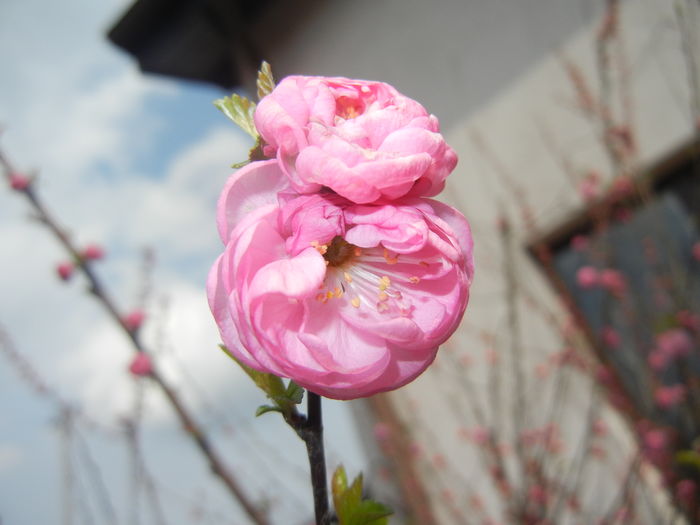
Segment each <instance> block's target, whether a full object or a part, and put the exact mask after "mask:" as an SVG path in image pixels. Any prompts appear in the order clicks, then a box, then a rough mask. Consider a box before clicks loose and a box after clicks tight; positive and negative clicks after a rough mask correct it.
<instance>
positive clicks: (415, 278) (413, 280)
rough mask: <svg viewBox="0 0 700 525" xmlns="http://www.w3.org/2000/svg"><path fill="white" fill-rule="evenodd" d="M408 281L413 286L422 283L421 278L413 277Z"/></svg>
mask: <svg viewBox="0 0 700 525" xmlns="http://www.w3.org/2000/svg"><path fill="white" fill-rule="evenodd" d="M408 280H409V281H410V282H411V283H413V284H418V283H419V282H420V277H417V276H415V275H412V276H411V277H409V278H408Z"/></svg>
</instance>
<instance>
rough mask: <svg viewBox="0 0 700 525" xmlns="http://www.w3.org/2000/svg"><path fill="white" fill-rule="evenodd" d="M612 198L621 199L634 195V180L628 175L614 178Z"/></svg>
mask: <svg viewBox="0 0 700 525" xmlns="http://www.w3.org/2000/svg"><path fill="white" fill-rule="evenodd" d="M611 192H612V194H613V197H615V198H618V199H621V198H624V197H627V196H629V195H632V194H633V193H634V180H633V179H632V177H630V176H629V175H621V176H620V177H618V178H616V179H615V180H614V181H613V183H612V187H611Z"/></svg>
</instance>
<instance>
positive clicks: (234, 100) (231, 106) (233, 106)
mask: <svg viewBox="0 0 700 525" xmlns="http://www.w3.org/2000/svg"><path fill="white" fill-rule="evenodd" d="M214 105H215V106H216V107H217V108H219V109H220V110H221V111H222V112H223V113H224V115H226V116H227V117H228V118H230V119H231V120H232V121H233V122H234V123H235V124H237V125H238V126H239V127H240V128H241V129H242V130H243V131H245V132H246V133H247V134H248V135H250V136H251V137H253V139H255V140H256V141H257V140H258V131H257V130H256V129H255V123H254V122H253V114H254V113H255V102H253V101H252V100H249V99H247V98H246V97H242V96H240V95H238V94H236V93H234V94H233V95H231V96H230V97H224V98H220V99H218V100H215V101H214Z"/></svg>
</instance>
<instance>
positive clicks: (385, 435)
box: [374, 421, 391, 441]
mask: <svg viewBox="0 0 700 525" xmlns="http://www.w3.org/2000/svg"><path fill="white" fill-rule="evenodd" d="M374 437H375V438H376V439H377V441H386V440H387V439H389V437H391V427H390V426H389V425H387V424H386V423H382V422H381V421H380V422H378V423H376V424H375V425H374Z"/></svg>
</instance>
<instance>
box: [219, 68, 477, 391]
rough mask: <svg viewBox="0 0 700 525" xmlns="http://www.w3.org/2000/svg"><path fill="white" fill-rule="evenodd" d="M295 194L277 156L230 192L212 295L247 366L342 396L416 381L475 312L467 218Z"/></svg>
mask: <svg viewBox="0 0 700 525" xmlns="http://www.w3.org/2000/svg"><path fill="white" fill-rule="evenodd" d="M283 84H284V82H283ZM281 85H282V84H281ZM278 89H279V88H278ZM319 89H320V88H319ZM358 89H359V88H358ZM359 92H362V91H361V90H359ZM291 136H295V135H294V134H292V135H291ZM281 144H283V145H285V147H286V146H288V144H287V143H286V142H284V141H282V142H281ZM278 146H280V144H278ZM295 189H296V188H295V186H294V184H291V183H290V179H289V178H288V173H286V172H285V171H284V169H283V168H282V166H281V163H280V162H279V161H278V160H276V159H274V160H268V161H258V162H254V163H252V164H249V165H248V166H246V167H245V168H242V169H241V170H239V171H238V172H237V173H236V174H235V175H234V176H232V177H231V179H229V181H228V183H227V185H226V187H225V188H224V190H223V193H222V195H221V197H220V199H219V205H218V219H217V220H218V227H219V233H220V236H221V239H222V241H223V242H224V244H225V249H224V252H223V254H222V255H221V256H220V257H219V259H218V260H217V261H216V263H215V264H214V267H213V268H212V270H211V272H210V275H209V279H208V283H207V292H208V297H209V304H210V306H211V309H212V312H213V314H214V317H215V319H216V322H217V324H218V326H219V330H220V333H221V336H222V339H223V341H224V343H225V344H226V346H227V347H228V349H229V350H230V351H231V352H232V353H233V354H234V355H235V356H236V357H237V358H238V359H240V360H241V361H243V362H244V363H245V364H247V365H248V366H251V367H253V368H255V369H257V370H261V371H266V372H270V373H273V374H275V375H278V376H283V377H290V378H292V379H294V380H295V381H296V382H297V383H298V384H300V385H301V386H304V387H306V388H308V389H310V390H311V391H313V392H316V393H318V394H322V395H325V396H327V397H332V398H336V399H352V398H356V397H362V396H368V395H371V394H374V393H377V392H382V391H386V390H391V389H394V388H397V387H399V386H401V385H403V384H405V383H407V382H409V381H411V380H412V379H414V378H415V377H416V376H417V375H418V374H420V373H421V372H422V371H423V370H424V369H425V368H426V367H427V366H428V365H429V364H430V363H431V362H432V361H433V359H434V357H435V353H436V351H437V348H438V346H439V345H440V344H441V343H443V342H444V341H445V340H446V339H447V338H448V337H449V335H451V334H452V332H453V331H454V330H455V329H456V327H457V325H458V323H459V321H460V319H461V317H462V315H463V312H464V309H465V307H466V304H467V299H468V296H469V285H470V283H471V279H472V273H473V266H472V239H471V235H470V230H469V226H468V224H467V222H466V220H465V219H464V217H463V216H462V215H461V214H460V213H459V212H457V211H456V210H454V209H453V208H450V207H449V206H446V205H444V204H442V203H440V202H437V201H434V200H430V199H425V198H415V197H403V198H401V199H396V200H393V201H391V202H386V203H383V204H373V205H367V204H363V203H357V202H353V201H351V200H349V199H347V198H345V197H343V196H342V195H340V194H338V193H335V192H331V191H318V192H316V193H310V194H299V193H298V192H297V191H295Z"/></svg>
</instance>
